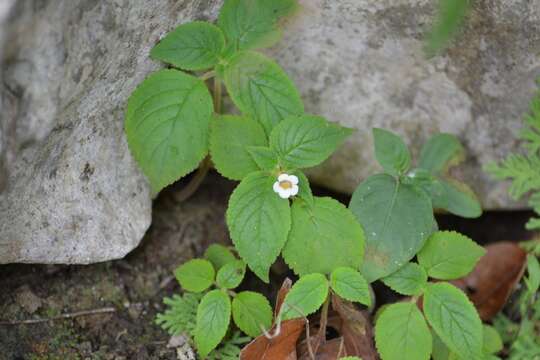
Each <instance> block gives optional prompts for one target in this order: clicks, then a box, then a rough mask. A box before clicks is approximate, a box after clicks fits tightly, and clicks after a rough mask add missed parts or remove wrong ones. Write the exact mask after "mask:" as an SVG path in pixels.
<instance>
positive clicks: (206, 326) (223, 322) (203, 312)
mask: <svg viewBox="0 0 540 360" xmlns="http://www.w3.org/2000/svg"><path fill="white" fill-rule="evenodd" d="M230 320H231V300H230V299H229V296H227V294H225V293H224V292H223V291H221V290H212V291H210V292H209V293H208V294H206V295H205V296H204V297H203V298H202V300H201V303H200V304H199V307H198V309H197V326H196V328H195V345H196V346H197V350H198V353H199V355H200V356H201V358H203V359H204V358H206V356H207V355H208V354H209V353H210V351H212V350H214V349H215V348H216V346H218V344H219V343H220V342H221V340H222V339H223V337H224V336H225V334H226V333H227V329H228V328H229V322H230Z"/></svg>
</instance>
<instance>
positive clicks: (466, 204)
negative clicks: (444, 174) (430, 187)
mask: <svg viewBox="0 0 540 360" xmlns="http://www.w3.org/2000/svg"><path fill="white" fill-rule="evenodd" d="M437 183H438V185H440V187H439V188H438V190H439V193H438V194H435V196H432V199H433V207H434V208H436V209H444V210H447V211H448V212H450V213H452V214H454V215H458V216H461V217H464V218H477V217H479V216H480V215H482V206H481V205H480V203H479V202H478V199H477V198H476V195H475V194H474V192H473V191H472V190H471V189H470V188H469V187H468V186H467V185H466V184H464V183H461V182H459V181H457V180H452V179H446V180H442V179H439V180H438V181H437Z"/></svg>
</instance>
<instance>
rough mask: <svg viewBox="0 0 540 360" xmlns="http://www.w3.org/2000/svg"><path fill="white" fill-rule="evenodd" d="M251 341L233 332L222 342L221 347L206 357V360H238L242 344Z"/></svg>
mask: <svg viewBox="0 0 540 360" xmlns="http://www.w3.org/2000/svg"><path fill="white" fill-rule="evenodd" d="M249 341H251V338H250V337H246V336H241V333H240V331H235V332H234V333H233V334H232V335H231V337H230V338H228V339H226V340H223V342H222V343H221V345H220V346H219V347H218V348H217V349H215V350H214V351H212V352H211V353H210V354H209V355H208V360H238V359H239V358H240V351H241V350H242V346H241V345H243V344H246V343H248V342H249Z"/></svg>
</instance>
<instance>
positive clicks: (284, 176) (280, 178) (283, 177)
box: [277, 173, 289, 181]
mask: <svg viewBox="0 0 540 360" xmlns="http://www.w3.org/2000/svg"><path fill="white" fill-rule="evenodd" d="M277 179H278V181H287V180H289V174H285V173H283V174H279V176H278V178H277Z"/></svg>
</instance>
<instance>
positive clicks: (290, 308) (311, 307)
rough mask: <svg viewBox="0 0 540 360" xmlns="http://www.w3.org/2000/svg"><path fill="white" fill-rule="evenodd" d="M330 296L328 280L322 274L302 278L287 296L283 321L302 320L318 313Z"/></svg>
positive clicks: (282, 308)
mask: <svg viewBox="0 0 540 360" xmlns="http://www.w3.org/2000/svg"><path fill="white" fill-rule="evenodd" d="M327 296H328V280H326V277H324V275H322V274H309V275H305V276H302V277H301V278H300V279H299V280H298V281H297V282H296V283H294V285H293V286H292V288H291V290H290V291H289V293H288V294H287V296H285V301H284V302H283V306H282V307H281V318H282V320H288V319H294V318H301V317H305V316H308V315H309V314H311V313H314V312H315V311H317V310H318V309H319V308H320V307H321V305H322V304H323V303H324V301H325V300H326V297H327Z"/></svg>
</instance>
